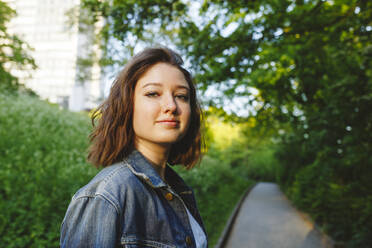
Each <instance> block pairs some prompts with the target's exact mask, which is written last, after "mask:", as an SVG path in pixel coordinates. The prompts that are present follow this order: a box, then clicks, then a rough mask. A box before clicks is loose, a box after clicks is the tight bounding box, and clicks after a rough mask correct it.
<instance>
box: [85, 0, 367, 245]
mask: <svg viewBox="0 0 372 248" xmlns="http://www.w3.org/2000/svg"><path fill="white" fill-rule="evenodd" d="M83 2H84V4H85V5H84V6H86V7H87V8H89V9H90V10H91V11H92V13H94V14H96V15H102V16H103V17H105V18H106V20H107V23H106V26H105V28H104V29H103V34H104V37H106V38H105V39H104V40H105V41H106V42H107V41H110V39H112V40H116V41H118V42H119V43H123V44H127V45H129V46H130V45H133V44H135V42H136V41H141V42H144V43H145V44H152V43H153V41H154V40H160V41H166V42H169V44H172V45H174V46H177V48H178V49H179V50H180V51H182V54H184V55H186V56H187V61H188V62H189V64H190V66H191V67H192V69H193V71H194V73H195V75H196V78H197V82H198V87H199V89H200V90H202V91H204V92H205V91H207V90H208V89H210V88H213V89H214V91H215V92H216V93H217V92H223V94H222V96H221V97H222V98H223V100H221V99H220V98H221V97H218V96H216V97H213V98H212V99H208V102H209V103H211V105H213V106H214V107H215V108H216V109H221V108H223V107H224V105H226V104H225V103H226V101H225V100H224V99H230V98H234V97H244V98H243V99H245V100H246V104H247V105H246V107H247V108H248V107H249V106H251V107H249V109H250V110H251V111H250V114H251V115H254V116H255V118H256V121H257V123H258V124H257V125H259V126H263V127H269V126H271V127H272V126H276V127H278V126H279V127H280V126H285V127H286V128H285V130H283V131H282V135H281V137H282V143H281V151H280V152H279V153H278V157H279V158H280V159H279V161H280V163H281V168H282V170H281V171H282V172H281V173H280V174H279V175H278V180H279V181H280V182H281V184H282V185H283V187H284V188H285V189H286V190H287V192H288V193H289V194H290V196H291V197H292V199H293V200H294V201H295V203H296V204H297V205H298V206H300V207H301V208H303V209H305V210H306V211H308V212H310V213H311V214H312V215H313V216H314V218H315V219H316V220H317V221H318V222H319V223H322V224H323V225H324V227H325V229H326V230H328V231H329V232H330V233H331V234H332V235H333V236H334V237H335V238H336V239H338V240H340V241H343V242H345V243H346V244H347V245H348V246H353V247H367V246H371V245H372V241H371V239H370V238H369V237H371V236H372V235H371V230H372V227H371V226H370V223H371V222H370V221H368V220H371V218H372V207H371V202H372V201H371V199H372V198H371V197H372V195H371V192H370V190H369V189H370V188H371V187H372V180H371V178H372V160H371V158H370V154H372V142H371V141H372V130H371V129H372V112H371V111H370V109H371V107H372V69H371V68H372V44H371V42H372V37H371V36H372V2H371V1H367V0H333V1H331V0H328V1H326V0H324V1H322V0H310V1H305V0H292V1H290V0H283V1H278V0H263V1H221V0H214V1H206V0H205V1H203V2H197V3H195V2H193V3H192V2H191V1H190V2H185V1H177V0H174V1H141V2H138V1H98V0H85V1H83ZM196 12H197V13H196ZM133 37H135V38H133ZM156 37H158V38H156ZM155 38H156V39H155ZM112 40H111V41H112ZM131 40H132V41H134V43H133V42H132V43H130V41H131ZM107 44H110V42H108V43H106V45H107ZM111 44H112V43H111ZM116 44H118V43H116ZM106 47H108V46H106ZM109 50H110V48H109ZM111 61H114V60H111ZM252 89H255V90H252ZM248 105H249V106H248ZM252 106H253V107H252ZM365 199H368V200H367V201H365Z"/></svg>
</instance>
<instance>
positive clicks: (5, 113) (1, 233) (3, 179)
mask: <svg viewBox="0 0 372 248" xmlns="http://www.w3.org/2000/svg"><path fill="white" fill-rule="evenodd" d="M89 129H90V127H89V120H88V118H87V117H86V116H85V115H83V114H76V113H69V112H67V111H62V110H60V109H59V108H58V107H55V106H50V105H48V104H46V103H45V102H42V101H40V100H38V99H37V98H35V97H30V96H23V95H22V96H20V97H18V96H17V95H4V94H1V95H0V137H1V139H0V195H1V201H0V213H1V215H0V244H1V246H2V247H57V246H58V245H59V228H60V224H61V222H62V218H63V216H64V213H65V211H66V209H67V205H68V203H69V201H70V199H71V196H72V195H73V193H74V192H75V191H76V190H77V189H78V188H79V187H81V186H82V185H83V184H85V183H86V182H87V181H88V180H89V179H90V178H91V177H92V176H93V175H94V173H95V170H94V169H93V168H92V167H91V166H90V165H88V164H87V163H86V162H85V157H86V151H85V149H86V147H87V135H88V133H89Z"/></svg>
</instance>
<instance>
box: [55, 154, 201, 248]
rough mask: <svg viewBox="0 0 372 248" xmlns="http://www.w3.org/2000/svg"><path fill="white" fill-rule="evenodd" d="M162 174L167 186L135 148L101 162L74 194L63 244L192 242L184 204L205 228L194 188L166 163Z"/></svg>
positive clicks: (187, 244) (63, 229) (178, 244)
mask: <svg viewBox="0 0 372 248" xmlns="http://www.w3.org/2000/svg"><path fill="white" fill-rule="evenodd" d="M165 178H166V181H167V182H168V184H169V185H170V188H169V186H168V185H167V184H166V183H164V181H163V180H162V179H161V178H160V176H159V175H158V173H157V172H156V171H155V170H154V168H153V167H152V166H151V164H150V163H149V162H148V161H147V160H146V158H145V157H144V156H143V155H142V154H141V153H140V152H138V151H136V150H135V151H133V152H132V153H131V154H130V155H129V156H128V158H127V159H126V160H124V161H123V162H120V163H117V164H114V165H111V166H109V167H106V168H104V169H103V170H101V171H100V172H99V173H98V174H97V175H96V176H95V177H94V178H93V179H92V180H91V181H90V182H89V183H88V184H87V185H85V186H84V187H82V188H81V189H79V190H78V191H77V192H76V194H75V195H74V196H73V198H72V200H71V203H70V205H69V207H68V209H67V212H66V215H65V218H64V220H63V222H62V226H61V240H60V242H61V247H132V248H134V247H163V248H168V247H169V248H170V247H195V240H194V237H193V233H192V229H191V226H190V223H189V217H188V215H187V212H186V209H185V205H186V207H187V208H188V210H189V211H190V213H191V214H192V215H193V217H194V218H195V219H196V221H197V222H198V223H199V224H200V226H201V227H202V229H203V231H204V232H205V228H204V225H203V222H202V220H201V217H200V214H199V212H198V210H197V207H196V201H195V198H194V194H193V192H192V190H191V189H190V188H189V187H188V186H187V185H186V184H185V183H184V181H183V180H182V179H181V178H180V177H179V176H178V175H177V173H176V172H175V171H173V170H172V169H171V168H170V167H168V166H167V168H166V172H165ZM171 192H173V194H172V195H171V196H170V195H169V193H171ZM166 194H168V195H167V197H165V195H166ZM184 204H185V205H184Z"/></svg>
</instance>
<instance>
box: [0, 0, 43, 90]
mask: <svg viewBox="0 0 372 248" xmlns="http://www.w3.org/2000/svg"><path fill="white" fill-rule="evenodd" d="M15 14H16V13H15V11H14V10H13V9H11V8H10V7H9V6H8V5H7V4H6V3H4V2H3V1H0V79H1V81H0V88H1V89H8V90H15V89H18V88H19V87H21V85H20V83H19V81H18V79H17V77H16V76H14V75H13V74H12V73H11V72H10V71H11V69H19V70H21V69H35V68H36V65H35V62H34V60H33V59H32V58H31V57H30V55H29V54H28V53H27V51H28V50H29V49H30V47H29V46H28V45H27V44H26V43H25V42H23V41H22V40H21V39H20V38H19V37H18V36H17V35H14V34H10V33H9V32H8V31H7V24H8V23H9V21H10V19H11V18H12V17H14V16H15Z"/></svg>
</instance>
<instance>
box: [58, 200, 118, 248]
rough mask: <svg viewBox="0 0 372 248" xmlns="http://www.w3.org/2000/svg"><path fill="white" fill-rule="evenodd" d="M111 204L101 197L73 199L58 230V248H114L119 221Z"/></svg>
mask: <svg viewBox="0 0 372 248" xmlns="http://www.w3.org/2000/svg"><path fill="white" fill-rule="evenodd" d="M118 216H119V215H118V212H117V210H116V208H115V207H114V205H113V204H111V203H110V202H109V201H108V200H106V199H105V198H104V197H103V196H101V195H96V196H93V197H91V196H89V197H87V196H85V197H80V198H77V199H73V200H72V201H71V203H70V205H69V207H68V209H67V212H66V215H65V218H64V220H63V222H62V226H61V238H60V242H61V247H68V248H73V247H104V248H109V247H115V246H116V244H117V242H118V233H119V224H118V223H119V218H118Z"/></svg>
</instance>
